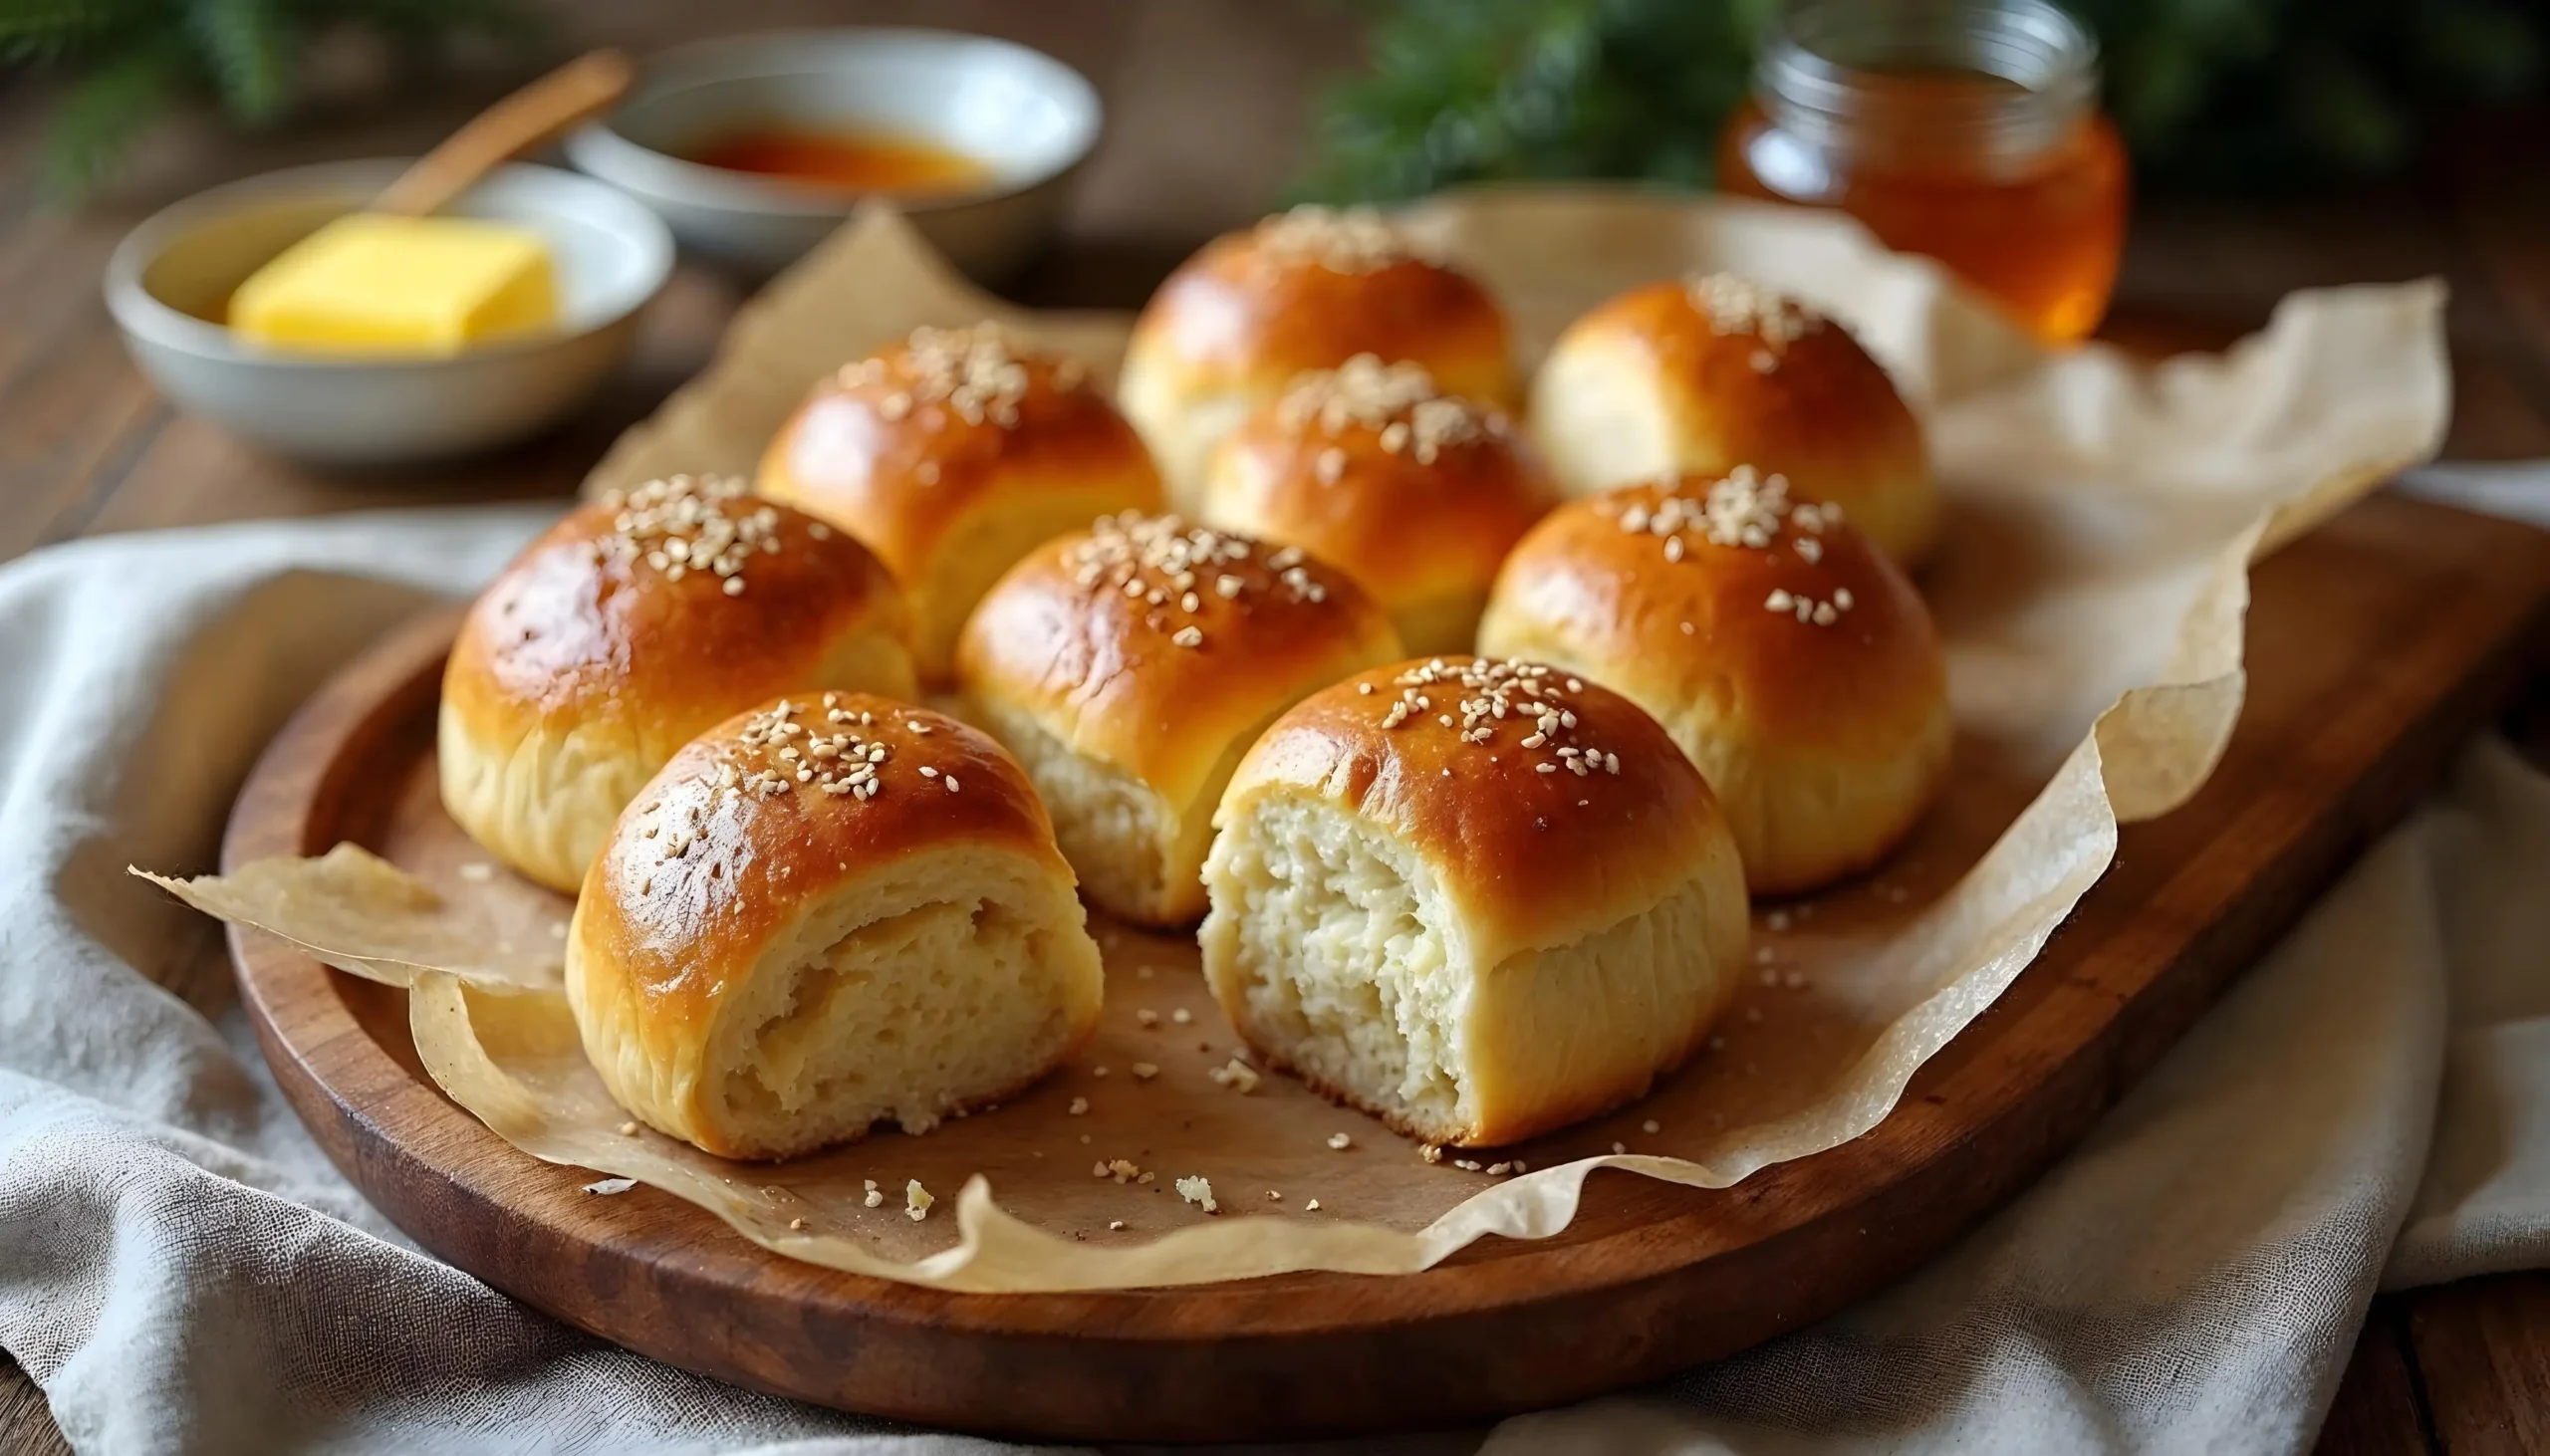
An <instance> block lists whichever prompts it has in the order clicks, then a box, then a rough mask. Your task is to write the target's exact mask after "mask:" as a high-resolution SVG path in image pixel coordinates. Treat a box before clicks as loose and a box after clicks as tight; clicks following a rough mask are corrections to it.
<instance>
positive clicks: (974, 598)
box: [759, 324, 1160, 686]
mask: <svg viewBox="0 0 2550 1456" xmlns="http://www.w3.org/2000/svg"><path fill="white" fill-rule="evenodd" d="M759 488H760V490H761V492H762V493H763V494H764V495H767V496H769V497H771V498H772V499H774V500H782V501H786V502H788V503H790V504H791V505H794V506H797V507H799V508H800V509H802V510H806V511H809V512H812V513H813V514H815V515H818V516H821V517H823V518H824V519H825V520H827V521H830V522H832V523H833V524H834V525H836V526H839V527H841V528H842V529H843V530H845V531H848V532H850V533H851V534H852V535H854V536H857V537H858V538H859V539H860V540H862V541H865V542H867V543H868V545H869V548H870V549H871V550H873V551H875V552H876V553H877V554H878V555H879V556H881V557H883V558H885V561H886V565H887V566H889V567H891V568H893V572H894V576H895V578H896V579H897V580H898V581H900V582H901V583H902V584H903V591H904V594H905V595H906V596H907V597H908V598H909V599H910V601H911V608H912V647H913V651H914V653H915V654H916V655H917V657H918V658H919V662H920V674H921V681H922V682H923V683H925V684H928V685H933V686H935V685H940V684H943V683H944V682H945V681H946V680H947V673H948V664H949V660H950V658H951V656H952V654H953V653H954V651H955V647H956V633H957V630H958V629H959V628H961V627H963V626H964V624H965V616H966V613H968V612H970V611H972V610H973V609H974V604H975V603H976V602H979V601H981V600H982V596H983V593H984V592H985V591H986V590H988V589H989V588H990V586H991V584H992V583H994V582H996V581H998V580H1000V574H1001V573H1003V572H1005V571H1008V570H1009V568H1010V566H1011V564H1012V563H1014V562H1016V561H1017V560H1018V559H1019V558H1020V557H1022V556H1025V555H1026V554H1027V553H1028V551H1029V550H1030V549H1031V548H1033V547H1036V546H1038V545H1040V544H1042V543H1043V542H1045V541H1046V540H1048V539H1049V538H1051V537H1053V536H1056V535H1059V534H1060V533H1062V532H1065V531H1070V530H1073V529H1076V528H1078V527H1082V526H1086V525H1088V524H1089V522H1090V520H1091V519H1092V518H1094V517H1097V516H1103V515H1107V514H1109V513H1111V512H1115V511H1123V510H1140V511H1148V510H1157V509H1158V508H1159V504H1160V488H1159V474H1158V472H1157V471H1156V470H1154V469H1153V468H1152V466H1151V460H1150V455H1149V453H1148V452H1147V451H1146V450H1145V449H1144V448H1143V442H1142V439H1141V437H1140V436H1138V435H1136V434H1135V433H1134V430H1133V427H1132V426H1131V425H1128V424H1127V423H1126V422H1125V420H1124V417H1123V416H1122V415H1119V414H1118V413H1117V412H1116V407H1115V406H1114V405H1113V404H1110V403H1109V402H1108V401H1107V396H1106V395H1104V394H1102V393H1100V392H1099V391H1098V389H1097V388H1096V387H1095V386H1094V385H1092V384H1091V382H1090V380H1089V378H1088V375H1087V372H1086V371H1085V370H1084V369H1083V368H1082V367H1081V365H1080V364H1079V362H1078V361H1075V360H1068V359H1059V358H1055V357H1052V356H1049V355H1041V354H1036V353H1032V352H1030V351H1028V350H1027V349H1026V348H1025V347H1023V346H1022V345H1020V344H1019V343H1018V342H1017V341H1015V340H1013V339H1011V338H1010V337H1009V335H1008V334H1006V333H1005V332H1004V331H1002V330H1001V329H1000V328H999V327H998V326H996V325H992V324H980V325H977V326H975V327H973V328H971V329H917V330H914V331H913V332H912V335H911V337H910V338H908V339H906V340H904V341H903V342H902V343H900V344H897V345H894V346H893V348H890V349H888V350H886V351H885V352H883V353H882V354H879V355H877V356H876V357H874V358H872V359H868V360H863V361H861V362H860V363H858V364H850V365H847V366H845V367H844V368H842V369H841V371H840V372H839V373H837V374H835V375H834V376H833V377H832V378H830V379H827V380H825V381H824V382H823V383H822V384H821V385H819V386H817V387H816V389H815V391H814V394H813V395H812V397H810V398H808V399H807V401H806V402H805V404H804V405H803V406H801V407H800V408H799V409H798V411H797V413H796V415H795V417H794V418H792V419H790V420H789V421H788V423H787V424H786V425H785V426H784V427H782V428H781V429H780V431H779V434H778V435H777V436H776V437H775V438H773V439H772V440H771V442H770V447H769V449H768V450H767V451H765V452H764V453H763V455H762V460H761V478H760V485H759Z"/></svg>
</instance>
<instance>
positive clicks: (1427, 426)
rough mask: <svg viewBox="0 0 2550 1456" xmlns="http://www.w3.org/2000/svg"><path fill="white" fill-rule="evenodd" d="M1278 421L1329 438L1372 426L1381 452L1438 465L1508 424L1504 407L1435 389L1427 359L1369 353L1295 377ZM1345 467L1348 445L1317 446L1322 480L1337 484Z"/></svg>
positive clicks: (1501, 431)
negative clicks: (1387, 359) (1450, 452)
mask: <svg viewBox="0 0 2550 1456" xmlns="http://www.w3.org/2000/svg"><path fill="white" fill-rule="evenodd" d="M1276 419H1277V421H1278V422H1279V423H1281V424H1282V425H1283V426H1284V428H1286V429H1288V430H1292V431H1294V432H1296V433H1309V432H1311V431H1312V430H1314V429H1316V430H1317V431H1318V432H1319V433H1320V434H1323V435H1326V436H1329V437H1331V438H1335V437H1337V436H1339V435H1342V434H1344V433H1345V432H1346V431H1347V430H1349V429H1354V428H1361V429H1368V430H1372V431H1375V432H1376V433H1377V435H1378V436H1379V443H1380V444H1381V447H1382V448H1383V449H1384V450H1387V451H1389V452H1390V453H1392V454H1394V455H1397V454H1406V455H1411V456H1413V457H1414V458H1415V460H1416V462H1417V463H1418V464H1420V465H1431V464H1433V463H1434V461H1435V460H1436V458H1437V457H1439V456H1440V455H1441V454H1442V452H1443V451H1444V450H1446V449H1449V448H1451V447H1453V446H1455V445H1466V444H1472V443H1475V442H1477V441H1480V440H1485V439H1502V438H1504V436H1505V435H1506V433H1507V432H1508V430H1509V429H1510V428H1511V425H1510V424H1509V422H1508V421H1507V419H1506V417H1505V414H1504V411H1502V410H1499V409H1495V408H1492V407H1490V406H1488V405H1485V404H1480V403H1478V402H1476V401H1474V400H1470V399H1463V398H1461V397H1459V396H1457V395H1452V394H1446V393H1444V392H1443V391H1442V390H1440V389H1438V388H1436V387H1435V384H1434V377H1433V375H1431V374H1429V373H1427V372H1426V371H1425V366H1424V365H1422V364H1409V363H1404V362H1403V363H1400V364H1384V363H1382V361H1381V359H1380V357H1379V356H1376V355H1370V354H1359V355H1357V356H1355V357H1354V358H1353V359H1350V360H1348V361H1347V362H1346V363H1345V364H1341V365H1339V366H1338V367H1336V368H1334V369H1312V370H1310V371H1308V372H1306V373H1302V374H1299V375H1297V376H1295V378H1294V379H1293V382H1292V384H1291V386H1290V387H1289V388H1287V389H1286V390H1285V391H1284V398H1283V402H1282V403H1280V404H1278V405H1277V406H1276ZM1345 471H1346V454H1345V452H1344V451H1342V450H1339V449H1337V448H1336V447H1334V446H1331V447H1330V448H1328V449H1325V450H1322V451H1321V452H1320V455H1319V460H1318V472H1319V478H1320V480H1321V482H1322V483H1323V484H1335V483H1336V481H1337V480H1338V478H1339V477H1340V476H1341V475H1343V474H1344V473H1345Z"/></svg>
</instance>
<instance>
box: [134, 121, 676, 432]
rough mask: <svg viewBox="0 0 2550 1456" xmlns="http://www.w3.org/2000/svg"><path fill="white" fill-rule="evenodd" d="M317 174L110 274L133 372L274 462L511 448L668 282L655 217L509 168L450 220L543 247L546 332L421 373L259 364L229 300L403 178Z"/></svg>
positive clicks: (177, 235) (320, 358) (401, 368)
mask: <svg viewBox="0 0 2550 1456" xmlns="http://www.w3.org/2000/svg"><path fill="white" fill-rule="evenodd" d="M406 165H407V163H405V162H403V161H397V160H380V161H344V162H328V163H324V164H322V165H319V166H307V167H295V168H292V169H290V170H287V171H280V172H269V173H267V174H265V175H263V176H258V177H251V178H248V179H247V180H245V181H240V182H233V183H231V184H229V185H228V186H223V187H215V188H213V189H212V190H211V191H209V192H204V193H201V194H199V195H197V196H194V197H191V198H188V199H187V200H185V201H183V202H180V203H178V204H176V205H175V206H173V207H170V208H168V209H166V210H165V211H162V212H160V213H158V214H157V215H155V216H153V217H152V218H150V220H149V221H147V222H144V223H143V224H141V226H139V227H137V228H135V229H133V230H132V232H131V233H130V234H129V235H128V236H127V237H126V238H125V240H124V242H123V243H121V244H120V245H118V246H117V248H116V251H115V255H114V257H112V258H111V259H109V260H108V262H107V276H106V293H107V309H108V311H109V312H110V313H112V314H113V315H114V316H115V321H116V325H117V327H118V328H120V329H122V330H123V331H124V338H125V344H126V347H128V349H130V350H131V351H132V357H133V359H134V360H135V361H136V362H137V363H139V364H140V365H141V369H142V372H143V373H145V374H148V375H149V376H150V381H151V382H152V383H154V384H156V385H158V387H159V390H160V392H162V393H164V394H166V395H167V396H168V397H169V398H171V399H173V400H175V401H176V402H177V403H178V404H179V405H181V406H183V407H184V408H186V409H189V410H191V411H193V412H195V413H197V414H201V415H204V416H206V417H208V418H210V419H212V420H214V421H216V422H217V423H220V424H222V425H224V426H226V427H227V428H229V429H230V430H232V431H234V432H235V433H237V434H240V435H243V436H245V437H247V438H248V439H250V440H253V441H255V442H257V443H258V444H261V445H264V446H266V447H267V448H269V449H272V450H274V451H276V452H277V453H279V454H283V455H288V456H291V457H293V458H295V459H299V460H306V461H309V462H312V463H314V464H323V465H396V464H408V463H413V462H417V461H424V460H434V459H446V458H450V457H453V456H458V455H466V454H471V453H475V452H477V451H480V450H485V449H490V448H493V447H495V446H497V445H502V444H509V443H511V442H513V441H515V440H519V439H521V438H523V437H525V436H527V435H530V434H532V433H534V432H535V431H537V430H539V429H540V428H541V427H542V426H544V425H547V424H549V423H551V422H552V421H554V420H556V419H558V418H559V417H560V416H561V415H564V414H565V413H566V412H567V411H569V410H571V409H573V408H574V407H575V406H576V405H578V404H580V403H582V402H583V401H584V400H585V399H586V397H587V396H589V395H590V394H591V393H592V392H593V390H594V388H595V386H597V385H598V384H600V383H601V382H602V380H603V377H604V376H605V375H606V374H608V373H609V372H610V371H611V368H612V365H613V364H617V363H618V362H619V361H620V358H621V356H622V355H623V354H625V353H626V352H627V351H628V348H629V345H630V342H631V340H632V339H634V338H635V337H636V333H637V326H638V311H639V310H640V309H642V308H643V307H644V306H645V304H646V302H647V301H648V300H649V299H652V298H653V297H654V296H655V294H656V293H657V292H658V291H659V290H661V289H662V287H663V285H664V280H665V279H666V278H668V277H669V276H670V275H671V273H672V263H673V243H672V237H671V235H670V234H669V233H668V232H666V230H665V228H664V224H663V222H662V220H661V219H659V218H657V217H656V216H655V215H654V214H653V213H652V212H649V211H648V210H647V209H646V208H645V207H643V206H641V205H640V204H638V203H637V202H635V201H632V200H631V199H630V198H628V197H626V196H624V195H622V194H621V193H620V192H618V191H616V190H614V189H613V188H610V187H607V186H605V185H603V184H602V183H600V182H596V181H594V180H592V179H590V178H587V177H580V176H577V175H576V174H575V173H573V172H564V171H559V170H557V169H556V168H554V167H539V166H525V165H522V164H519V163H516V164H513V165H509V166H506V167H503V168H501V169H499V170H498V171H496V172H494V173H493V174H491V175H489V176H488V177H487V178H486V179H485V180H483V181H481V182H480V183H479V184H478V185H477V186H475V187H473V188H471V189H470V190H469V192H467V193H466V194H465V195H463V196H462V197H461V198H460V199H459V201H458V202H457V203H456V204H455V205H454V206H452V207H451V208H449V209H447V210H448V211H450V212H453V213H455V214H458V215H462V216H469V217H486V218H495V219H500V220H502V221H506V222H512V223H517V224H520V225H522V226H524V227H528V228H531V229H533V230H534V231H536V232H538V233H539V234H540V235H541V236H542V238H543V239H544V240H546V241H547V243H548V244H549V250H550V255H551V258H552V260H553V262H554V263H555V266H556V269H557V277H558V290H559V310H560V315H561V317H560V320H559V326H558V328H556V329H555V330H554V331H551V332H548V333H544V334H540V335H537V336H533V337H527V338H522V339H516V340H509V341H505V342H502V343H497V344H491V345H489V346H487V347H486V348H484V349H474V350H470V351H469V352H467V353H465V354H459V355H453V356H450V357H447V358H444V357H437V358H432V359H383V358H379V357H375V356H366V355H345V356H333V355H312V354H288V353H282V352H278V351H268V350H263V349H260V348H258V347H256V346H255V345H253V344H251V343H249V342H248V341H246V340H244V339H242V338H240V337H239V336H238V335H236V334H233V333H232V332H231V331H230V330H229V329H227V328H225V327H223V326H222V324H221V323H219V322H218V321H219V320H220V319H221V317H222V315H223V313H224V311H225V310H226V308H227V307H228V302H229V298H230V295H231V292H232V291H233V290H235V289H236V288H238V286H239V285H240V284H241V283H243V282H245V281H246V280H247V277H248V275H249V274H251V273H254V272H255V271H256V270H257V269H258V268H259V267H260V266H262V265H263V264H265V263H266V262H267V261H268V260H270V259H272V258H273V257H274V256H275V255H276V254H278V253H280V252H282V251H283V250H284V249H285V248H287V247H289V246H291V245H292V244H293V243H295V242H297V241H299V240H300V239H302V238H304V237H306V236H308V235H309V234H310V233H311V232H313V231H315V230H316V229H317V228H318V227H319V226H320V224H322V223H325V222H327V221H329V220H330V219H332V218H335V217H338V216H341V215H343V214H345V213H348V212H352V211H354V210H356V209H357V208H359V207H361V206H362V205H363V204H364V203H366V202H368V201H370V200H371V199H372V198H373V197H374V196H376V195H378V194H379V193H380V191H381V189H382V188H383V187H384V186H386V185H388V183H389V181H390V179H391V178H393V177H395V176H397V175H398V173H399V172H401V171H402V170H404V169H405V168H406Z"/></svg>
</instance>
